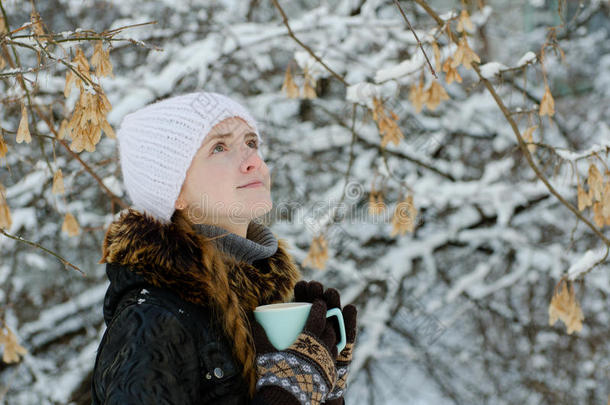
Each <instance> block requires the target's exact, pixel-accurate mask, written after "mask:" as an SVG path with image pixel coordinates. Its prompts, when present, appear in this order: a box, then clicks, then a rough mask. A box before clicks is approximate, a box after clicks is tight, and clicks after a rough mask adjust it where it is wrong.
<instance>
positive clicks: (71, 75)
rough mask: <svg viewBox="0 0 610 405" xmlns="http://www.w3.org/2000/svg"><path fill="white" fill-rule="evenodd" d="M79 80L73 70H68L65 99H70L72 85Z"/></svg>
mask: <svg viewBox="0 0 610 405" xmlns="http://www.w3.org/2000/svg"><path fill="white" fill-rule="evenodd" d="M77 80H78V78H77V77H76V75H75V74H74V73H72V71H71V70H69V69H68V72H67V73H66V83H65V84H64V97H65V98H68V97H70V93H71V92H72V85H73V84H75V83H76V82H77Z"/></svg>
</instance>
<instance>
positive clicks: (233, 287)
mask: <svg viewBox="0 0 610 405" xmlns="http://www.w3.org/2000/svg"><path fill="white" fill-rule="evenodd" d="M287 247H288V246H287V242H286V241H284V240H282V239H278V248H277V251H276V252H275V254H273V255H272V256H271V257H269V258H268V259H264V260H263V261H261V265H257V267H258V268H257V267H255V266H253V265H251V264H248V263H246V262H242V261H237V260H235V259H234V258H233V257H231V256H230V255H228V254H226V253H223V252H222V251H220V250H218V249H217V248H216V246H215V244H214V242H213V241H212V240H211V239H208V238H206V237H205V236H203V235H201V234H198V233H197V232H196V231H195V230H194V229H193V228H192V224H191V223H190V222H189V221H188V220H187V219H186V217H184V216H183V215H182V214H181V212H180V211H176V213H175V214H174V216H173V217H172V222H171V223H169V224H163V223H161V222H160V221H158V220H156V219H154V218H153V217H151V216H150V215H148V214H146V213H142V212H139V211H136V210H134V209H132V208H129V209H127V210H125V211H123V212H122V213H121V214H120V216H119V218H118V219H117V220H115V221H114V222H112V223H111V224H110V226H109V227H108V230H107V231H106V235H105V237H104V242H103V246H102V258H101V260H100V262H99V263H116V264H120V265H122V266H126V267H128V268H129V269H130V270H131V271H133V272H135V273H136V274H138V275H140V276H141V277H143V278H144V280H145V281H146V282H148V283H150V284H152V285H154V286H157V287H164V288H167V289H169V290H171V291H173V292H175V293H176V294H177V295H178V296H180V297H181V298H182V299H184V300H186V301H189V302H192V303H194V304H197V305H205V306H210V307H212V309H213V310H214V311H213V312H214V313H216V314H217V316H218V319H219V321H220V324H221V325H222V326H223V329H224V332H225V334H226V335H227V337H228V338H229V340H230V341H232V342H233V343H234V350H233V352H234V355H235V357H236V359H237V360H239V361H240V363H241V364H242V365H243V367H244V370H243V375H244V377H245V378H246V381H248V382H249V383H250V388H251V393H252V392H253V390H254V383H255V381H256V374H255V368H254V357H255V352H254V346H253V343H252V337H251V333H250V328H249V325H248V323H249V320H248V315H249V313H250V312H251V311H252V310H253V309H254V308H255V307H256V306H258V305H265V304H270V303H275V302H286V301H289V300H290V299H291V298H292V294H293V287H294V284H295V283H296V282H297V281H298V279H299V278H300V273H299V270H298V268H297V266H296V264H295V263H294V262H293V260H292V258H291V256H290V255H289V254H288V252H287Z"/></svg>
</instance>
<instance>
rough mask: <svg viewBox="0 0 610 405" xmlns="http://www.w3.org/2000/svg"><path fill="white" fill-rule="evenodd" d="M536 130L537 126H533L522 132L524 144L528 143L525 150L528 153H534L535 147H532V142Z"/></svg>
mask: <svg viewBox="0 0 610 405" xmlns="http://www.w3.org/2000/svg"><path fill="white" fill-rule="evenodd" d="M536 128H538V125H534V126H532V127H529V128H528V129H526V130H525V131H523V140H524V141H525V143H528V144H529V145H527V150H529V152H530V153H534V152H535V151H536V145H533V142H534V136H533V135H534V131H535V130H536Z"/></svg>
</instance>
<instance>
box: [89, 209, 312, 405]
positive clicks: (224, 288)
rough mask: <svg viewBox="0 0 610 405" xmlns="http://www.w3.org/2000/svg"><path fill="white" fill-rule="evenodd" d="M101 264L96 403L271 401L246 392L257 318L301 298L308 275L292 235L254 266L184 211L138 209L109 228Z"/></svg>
mask: <svg viewBox="0 0 610 405" xmlns="http://www.w3.org/2000/svg"><path fill="white" fill-rule="evenodd" d="M176 212H179V211H176ZM100 263H106V266H107V267H106V273H107V275H108V278H109V280H110V285H109V287H108V290H107V292H106V296H105V300H104V319H105V322H106V325H107V329H106V332H105V333H104V336H103V338H102V341H101V343H100V346H99V348H98V353H97V358H96V362H95V368H94V371H93V379H92V387H91V388H92V398H93V400H92V404H93V405H98V404H99V405H102V404H103V405H119V404H120V405H144V404H146V405H153V404H155V405H157V404H164V405H195V404H198V405H206V404H210V405H212V404H213V405H216V404H223V405H225V404H226V405H232V404H246V403H250V404H260V403H262V402H260V401H259V400H257V399H256V396H255V399H253V400H252V401H250V400H249V395H248V389H247V388H248V387H251V384H252V383H253V382H255V381H256V371H255V367H254V361H253V359H254V354H255V353H254V347H253V346H252V344H251V343H250V340H249V338H248V337H249V336H250V333H251V332H250V330H249V322H250V321H249V319H248V314H251V312H252V310H253V309H254V308H255V307H256V306H257V305H265V304H270V303H274V302H286V301H289V300H290V299H291V298H292V293H293V288H294V285H295V283H296V282H297V280H298V279H299V278H300V274H299V271H298V268H297V266H296V264H295V263H294V262H293V261H292V258H291V256H290V255H289V254H288V252H287V243H286V242H285V241H284V240H281V239H278V248H277V251H276V253H274V254H273V255H272V256H271V257H269V258H266V259H261V260H260V262H257V263H252V264H250V263H246V262H243V261H238V260H236V259H234V258H232V257H230V256H229V255H225V254H224V253H222V252H220V251H219V250H218V249H216V247H215V244H214V242H212V241H210V240H207V239H206V238H204V237H203V236H202V235H200V234H198V233H197V232H195V231H194V229H193V227H192V226H191V224H190V223H189V222H188V221H187V220H186V219H185V218H183V217H182V216H181V215H175V216H174V217H173V218H172V223H170V224H163V223H160V222H158V221H156V220H155V219H154V218H152V217H150V216H148V215H146V214H143V213H140V212H138V211H136V210H133V209H129V210H127V211H124V212H123V213H122V214H121V216H120V218H119V219H117V220H115V221H114V222H113V223H112V224H110V226H109V228H108V230H107V231H106V235H105V237H104V243H103V247H102V258H101V260H100Z"/></svg>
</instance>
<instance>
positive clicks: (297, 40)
mask: <svg viewBox="0 0 610 405" xmlns="http://www.w3.org/2000/svg"><path fill="white" fill-rule="evenodd" d="M272 1H273V4H274V5H275V7H276V8H277V9H278V11H279V12H280V14H281V15H282V19H283V22H284V25H285V26H286V29H288V35H290V37H291V38H292V39H294V40H295V41H296V43H298V44H299V45H301V46H302V47H303V48H304V49H305V50H306V51H307V52H309V54H310V55H311V56H312V57H313V58H314V59H315V60H316V61H318V63H319V64H321V65H322V66H324V68H325V69H326V70H328V72H329V73H330V74H332V75H333V76H335V78H337V80H339V81H340V82H341V83H343V84H344V85H345V86H349V83H347V82H346V81H345V79H344V78H343V76H341V75H340V74H339V73H337V72H335V71H334V70H332V69H331V68H330V67H328V66H327V65H326V63H324V62H323V61H322V59H320V58H319V57H318V56H317V55H316V54H315V53H314V51H312V50H311V48H310V47H308V46H307V45H305V44H304V43H303V42H301V40H300V39H298V38H297V37H296V36H295V35H294V32H292V28H290V25H289V24H288V17H287V16H286V13H284V10H283V9H282V6H280V5H279V3H278V2H277V0H272Z"/></svg>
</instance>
